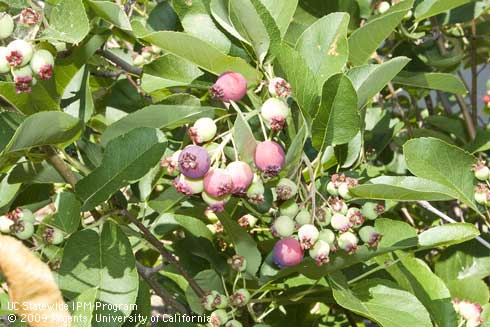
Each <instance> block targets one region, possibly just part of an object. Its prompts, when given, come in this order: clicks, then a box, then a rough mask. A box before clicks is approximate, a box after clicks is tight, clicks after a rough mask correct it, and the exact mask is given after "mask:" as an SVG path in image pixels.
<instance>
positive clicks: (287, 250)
mask: <svg viewBox="0 0 490 327" xmlns="http://www.w3.org/2000/svg"><path fill="white" fill-rule="evenodd" d="M303 256H304V253H303V249H302V248H301V244H300V243H299V242H298V241H297V240H296V239H294V238H292V237H288V238H283V239H282V240H280V241H278V242H277V243H276V244H275V245H274V250H273V261H274V263H275V264H276V265H278V266H279V267H290V266H296V265H297V264H299V263H300V262H301V260H303Z"/></svg>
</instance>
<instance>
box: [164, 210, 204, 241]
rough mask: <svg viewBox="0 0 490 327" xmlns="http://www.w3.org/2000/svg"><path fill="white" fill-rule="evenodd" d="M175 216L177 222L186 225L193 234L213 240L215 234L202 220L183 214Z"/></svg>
mask: <svg viewBox="0 0 490 327" xmlns="http://www.w3.org/2000/svg"><path fill="white" fill-rule="evenodd" d="M173 218H174V219H175V222H176V223H177V224H179V225H180V226H182V227H184V228H185V229H186V230H187V231H189V233H191V234H192V235H194V236H196V237H202V238H205V239H207V240H209V241H211V242H212V241H213V234H212V233H211V231H210V230H209V228H208V227H207V226H206V224H205V223H203V222H202V221H201V220H199V219H197V218H194V217H189V216H182V215H174V216H173Z"/></svg>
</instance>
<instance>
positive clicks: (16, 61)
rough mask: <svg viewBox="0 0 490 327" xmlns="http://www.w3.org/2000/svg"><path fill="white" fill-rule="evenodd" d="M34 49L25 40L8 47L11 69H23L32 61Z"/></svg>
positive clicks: (11, 43)
mask: <svg viewBox="0 0 490 327" xmlns="http://www.w3.org/2000/svg"><path fill="white" fill-rule="evenodd" d="M33 53H34V49H33V48H32V45H31V44H30V43H29V42H27V41H24V40H14V41H12V42H10V43H9V45H8V46H7V56H6V58H7V61H8V62H9V64H10V66H11V67H22V66H25V65H27V64H28V63H29V61H31V59H32V55H33Z"/></svg>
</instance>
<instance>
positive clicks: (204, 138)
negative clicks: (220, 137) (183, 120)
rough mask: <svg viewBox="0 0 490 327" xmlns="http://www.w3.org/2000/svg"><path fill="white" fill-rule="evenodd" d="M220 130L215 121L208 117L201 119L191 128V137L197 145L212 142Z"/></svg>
mask: <svg viewBox="0 0 490 327" xmlns="http://www.w3.org/2000/svg"><path fill="white" fill-rule="evenodd" d="M217 130H218V128H217V126H216V123H215V122H214V120H212V119H211V118H208V117H203V118H199V119H198V120H196V122H195V123H194V125H193V126H192V127H191V128H189V136H190V138H191V139H192V141H194V142H196V143H204V142H208V141H211V140H212V139H213V137H215V135H216V131H217Z"/></svg>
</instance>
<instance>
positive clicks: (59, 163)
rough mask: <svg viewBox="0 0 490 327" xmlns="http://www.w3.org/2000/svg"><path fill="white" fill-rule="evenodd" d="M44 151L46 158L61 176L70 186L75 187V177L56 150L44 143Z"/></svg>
mask: <svg viewBox="0 0 490 327" xmlns="http://www.w3.org/2000/svg"><path fill="white" fill-rule="evenodd" d="M42 150H43V151H44V153H46V155H47V157H46V160H47V161H48V162H49V163H50V164H51V165H52V166H53V168H54V169H56V171H57V172H58V173H59V174H60V175H61V177H63V179H64V180H65V181H66V182H67V183H68V184H70V186H71V187H72V188H73V189H75V184H76V183H77V177H76V176H75V174H74V173H73V171H72V170H71V169H70V166H68V165H67V164H66V163H65V162H64V161H63V160H62V159H61V158H60V157H59V156H58V154H57V153H56V150H55V149H54V148H53V147H52V146H50V145H45V146H43V147H42Z"/></svg>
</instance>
